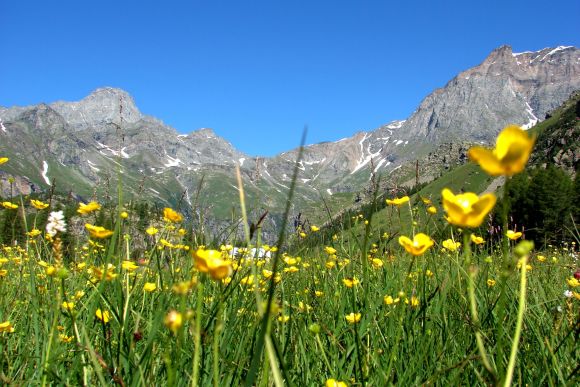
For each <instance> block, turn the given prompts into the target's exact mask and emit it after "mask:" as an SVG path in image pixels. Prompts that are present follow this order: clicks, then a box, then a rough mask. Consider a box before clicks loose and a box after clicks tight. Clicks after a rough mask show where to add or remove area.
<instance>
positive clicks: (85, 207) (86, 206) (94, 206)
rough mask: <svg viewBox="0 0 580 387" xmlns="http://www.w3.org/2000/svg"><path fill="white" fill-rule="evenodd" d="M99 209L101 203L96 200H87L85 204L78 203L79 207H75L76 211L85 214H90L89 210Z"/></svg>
mask: <svg viewBox="0 0 580 387" xmlns="http://www.w3.org/2000/svg"><path fill="white" fill-rule="evenodd" d="M100 209H101V205H100V204H99V203H97V202H89V203H87V204H85V203H79V208H78V209H77V212H78V213H79V214H81V215H87V214H90V213H91V212H95V211H97V210H100Z"/></svg>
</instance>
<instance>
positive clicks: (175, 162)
mask: <svg viewBox="0 0 580 387" xmlns="http://www.w3.org/2000/svg"><path fill="white" fill-rule="evenodd" d="M165 156H166V157H167V163H166V164H163V165H164V166H165V167H167V168H169V167H178V166H179V164H183V161H181V160H179V159H178V158H173V157H171V156H169V155H165Z"/></svg>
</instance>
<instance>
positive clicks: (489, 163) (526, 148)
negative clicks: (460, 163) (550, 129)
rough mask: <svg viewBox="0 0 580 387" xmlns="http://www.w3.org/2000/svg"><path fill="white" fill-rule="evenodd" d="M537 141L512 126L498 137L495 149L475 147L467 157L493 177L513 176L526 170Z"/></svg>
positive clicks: (520, 129)
mask: <svg viewBox="0 0 580 387" xmlns="http://www.w3.org/2000/svg"><path fill="white" fill-rule="evenodd" d="M535 141H536V138H535V137H530V136H528V134H527V133H526V132H525V131H524V130H523V129H522V128H520V127H519V126H516V125H510V126H507V127H506V128H505V129H504V130H502V131H501V133H500V134H499V136H497V140H496V143H495V148H494V149H488V148H484V147H481V146H474V147H472V148H471V149H469V151H468V152H467V155H468V156H469V158H470V159H471V160H473V161H475V162H477V163H478V164H479V166H480V167H481V168H482V169H483V170H484V171H485V172H487V173H488V174H490V175H492V176H499V175H506V176H512V175H514V174H516V173H520V172H521V171H523V170H524V168H525V166H526V163H527V162H528V158H529V157H530V153H532V148H533V147H534V143H535Z"/></svg>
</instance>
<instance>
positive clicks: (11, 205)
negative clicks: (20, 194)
mask: <svg viewBox="0 0 580 387" xmlns="http://www.w3.org/2000/svg"><path fill="white" fill-rule="evenodd" d="M2 207H4V208H6V209H8V210H15V209H17V208H18V204H14V203H12V202H2Z"/></svg>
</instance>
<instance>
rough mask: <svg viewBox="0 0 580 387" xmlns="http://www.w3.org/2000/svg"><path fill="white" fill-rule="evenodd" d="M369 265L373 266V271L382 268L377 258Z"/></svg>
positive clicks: (382, 263)
mask: <svg viewBox="0 0 580 387" xmlns="http://www.w3.org/2000/svg"><path fill="white" fill-rule="evenodd" d="M371 265H373V267H374V268H375V269H380V268H381V267H383V265H384V262H383V261H382V260H381V259H379V258H373V259H372V260H371Z"/></svg>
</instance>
